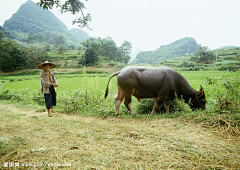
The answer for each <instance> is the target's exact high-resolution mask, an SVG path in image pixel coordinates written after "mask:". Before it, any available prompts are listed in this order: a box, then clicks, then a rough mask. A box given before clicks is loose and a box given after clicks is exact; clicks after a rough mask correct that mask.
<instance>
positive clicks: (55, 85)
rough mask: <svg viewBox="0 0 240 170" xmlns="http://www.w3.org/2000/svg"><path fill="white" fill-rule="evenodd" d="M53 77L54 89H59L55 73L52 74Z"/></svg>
mask: <svg viewBox="0 0 240 170" xmlns="http://www.w3.org/2000/svg"><path fill="white" fill-rule="evenodd" d="M52 76H53V83H52V85H53V86H54V87H58V84H57V79H56V78H55V76H54V74H53V73H52Z"/></svg>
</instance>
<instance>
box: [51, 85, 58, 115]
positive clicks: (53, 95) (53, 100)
mask: <svg viewBox="0 0 240 170" xmlns="http://www.w3.org/2000/svg"><path fill="white" fill-rule="evenodd" d="M49 90H50V93H51V96H52V106H51V111H52V112H53V113H55V112H56V111H54V110H53V106H56V103H57V99H56V96H57V94H56V92H55V90H54V87H53V86H51V88H50V89H49Z"/></svg>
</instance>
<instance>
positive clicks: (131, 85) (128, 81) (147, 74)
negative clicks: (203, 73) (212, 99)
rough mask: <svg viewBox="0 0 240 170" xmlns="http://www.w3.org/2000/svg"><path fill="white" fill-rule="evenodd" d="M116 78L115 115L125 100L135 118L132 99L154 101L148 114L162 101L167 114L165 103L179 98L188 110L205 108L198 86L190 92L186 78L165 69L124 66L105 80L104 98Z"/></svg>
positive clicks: (190, 88)
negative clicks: (113, 78)
mask: <svg viewBox="0 0 240 170" xmlns="http://www.w3.org/2000/svg"><path fill="white" fill-rule="evenodd" d="M116 75H117V86H118V96H117V98H116V100H115V101H116V112H115V115H116V116H117V115H119V106H120V104H121V102H122V100H123V99H124V98H125V101H124V104H125V105H126V107H127V108H128V110H129V112H130V114H131V115H135V113H134V111H133V110H132V107H131V102H132V96H135V97H136V98H137V99H138V101H140V99H142V98H157V99H156V101H155V103H154V106H153V109H152V112H151V115H154V114H155V112H156V109H157V108H158V106H159V105H160V104H161V103H162V102H164V108H165V109H166V112H169V105H168V104H167V103H166V100H171V99H174V98H178V97H181V96H182V98H183V99H184V100H185V102H186V103H189V105H190V107H191V108H192V109H194V108H202V109H205V103H206V99H205V94H204V90H203V88H202V86H201V85H200V87H201V88H200V90H199V91H196V90H194V89H193V88H192V87H191V86H190V85H189V83H188V82H187V81H186V79H185V78H184V77H183V76H182V75H181V74H179V73H178V72H176V71H175V70H173V69H171V68H168V67H138V66H128V67H125V68H123V69H122V70H121V71H119V72H117V73H114V74H113V75H111V77H110V78H109V80H108V84H107V88H106V92H105V98H106V97H107V95H108V85H109V82H110V80H111V78H112V77H114V76H116Z"/></svg>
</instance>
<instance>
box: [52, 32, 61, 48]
mask: <svg viewBox="0 0 240 170" xmlns="http://www.w3.org/2000/svg"><path fill="white" fill-rule="evenodd" d="M53 40H54V42H53V44H54V47H55V48H58V46H59V44H60V41H59V38H58V35H57V34H55V35H54V36H53Z"/></svg>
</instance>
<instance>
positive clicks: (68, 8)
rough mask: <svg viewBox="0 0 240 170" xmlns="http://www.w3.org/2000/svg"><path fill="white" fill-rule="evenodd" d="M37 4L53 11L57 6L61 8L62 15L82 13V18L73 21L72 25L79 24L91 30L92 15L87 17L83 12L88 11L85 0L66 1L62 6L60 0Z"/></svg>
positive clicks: (45, 0)
mask: <svg viewBox="0 0 240 170" xmlns="http://www.w3.org/2000/svg"><path fill="white" fill-rule="evenodd" d="M85 1H88V0H85ZM37 4H38V5H40V6H41V7H43V9H52V8H53V6H54V5H56V8H58V7H60V8H61V9H60V11H61V13H63V12H71V13H72V14H73V15H75V14H77V13H81V15H82V17H80V18H77V19H75V20H74V21H72V23H73V24H75V23H77V24H79V27H82V28H83V27H88V28H89V26H88V23H89V22H90V21H91V15H90V14H89V13H88V14H86V15H85V14H84V13H83V10H84V9H86V7H85V5H84V3H83V0H81V1H80V0H66V1H65V3H63V4H61V1H60V0H40V2H38V3H37ZM89 29H90V28H89Z"/></svg>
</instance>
